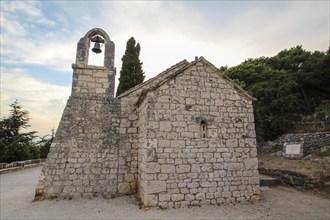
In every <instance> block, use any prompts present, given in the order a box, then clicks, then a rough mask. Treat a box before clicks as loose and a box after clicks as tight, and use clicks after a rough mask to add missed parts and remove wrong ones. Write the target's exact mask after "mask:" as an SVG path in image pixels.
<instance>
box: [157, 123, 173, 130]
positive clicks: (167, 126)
mask: <svg viewBox="0 0 330 220" xmlns="http://www.w3.org/2000/svg"><path fill="white" fill-rule="evenodd" d="M159 131H167V132H169V131H172V122H170V121H161V122H159Z"/></svg>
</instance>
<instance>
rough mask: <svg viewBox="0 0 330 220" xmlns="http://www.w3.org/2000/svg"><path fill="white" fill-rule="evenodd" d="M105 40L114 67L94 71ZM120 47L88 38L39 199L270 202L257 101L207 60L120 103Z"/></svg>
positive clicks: (80, 48) (174, 71)
mask: <svg viewBox="0 0 330 220" xmlns="http://www.w3.org/2000/svg"><path fill="white" fill-rule="evenodd" d="M94 36H100V37H101V38H102V39H104V50H105V51H104V66H91V65H88V57H89V48H90V44H91V39H92V37H94ZM114 51H115V45H114V43H113V42H112V41H111V40H110V38H109V36H108V35H107V33H106V32H105V31H103V30H102V29H100V28H94V29H92V30H90V31H89V32H87V33H86V35H85V36H84V37H82V38H81V39H80V41H79V42H78V45H77V53H76V61H75V63H74V64H72V69H73V82H72V91H71V96H70V97H69V99H68V101H67V104H66V107H65V109H64V112H63V115H62V118H61V121H60V124H59V127H58V129H57V132H56V135H55V138H54V141H53V143H52V145H51V148H50V152H49V154H48V157H47V160H46V162H45V165H44V167H43V169H42V172H41V175H40V178H39V183H38V185H37V188H36V195H35V199H36V200H38V199H48V198H63V199H65V198H67V199H71V198H74V197H87V198H88V197H95V196H97V197H104V198H112V197H116V196H121V195H129V194H136V195H138V197H139V198H140V199H141V202H142V203H143V205H144V206H159V207H162V208H171V207H176V208H178V207H182V206H194V205H198V206H199V205H203V204H218V205H219V204H223V203H236V202H245V201H251V200H254V199H255V198H258V197H259V196H260V187H259V173H258V169H257V168H258V159H257V149H256V134H255V125H254V115H253V106H252V102H253V101H254V98H253V97H251V96H250V95H249V94H248V93H247V92H245V91H244V90H243V89H242V88H240V87H239V86H237V85H236V84H235V83H233V81H232V80H230V79H229V78H228V77H226V76H225V75H224V74H223V73H222V72H221V71H220V70H219V69H218V68H216V67H215V66H214V65H213V64H211V63H210V62H208V61H207V60H206V59H205V58H203V57H199V58H196V59H195V60H194V61H192V62H188V61H186V60H183V61H181V62H179V63H177V64H175V65H173V66H171V67H170V68H168V69H166V70H165V71H164V72H162V73H160V74H159V75H157V76H156V77H154V78H151V79H149V80H147V81H145V82H143V83H141V84H139V85H137V86H136V87H134V88H132V89H130V90H129V91H126V92H125V93H122V94H121V95H120V96H119V97H114V88H115V86H114V85H115V74H116V69H115V67H114Z"/></svg>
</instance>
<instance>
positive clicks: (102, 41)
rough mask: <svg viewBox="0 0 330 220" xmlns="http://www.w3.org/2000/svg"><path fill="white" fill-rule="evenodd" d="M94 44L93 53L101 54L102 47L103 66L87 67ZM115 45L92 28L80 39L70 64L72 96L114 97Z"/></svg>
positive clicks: (97, 29) (101, 32) (103, 34)
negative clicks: (73, 61) (74, 60)
mask: <svg viewBox="0 0 330 220" xmlns="http://www.w3.org/2000/svg"><path fill="white" fill-rule="evenodd" d="M93 42H94V43H95V46H94V48H93V52H95V53H100V52H102V50H101V46H103V45H104V64H103V66H91V65H88V58H89V48H90V46H91V43H93ZM114 58H115V44H114V43H113V42H112V41H111V40H110V38H109V36H108V34H107V33H106V32H105V31H104V30H102V29H100V28H93V29H91V30H90V31H88V32H87V33H86V35H85V36H84V37H82V38H81V39H80V40H79V42H78V44H77V54H76V62H75V63H74V64H72V69H73V81H72V94H71V95H72V96H74V97H98V98H101V97H114V87H115V75H116V69H115V67H114Z"/></svg>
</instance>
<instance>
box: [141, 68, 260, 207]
mask: <svg viewBox="0 0 330 220" xmlns="http://www.w3.org/2000/svg"><path fill="white" fill-rule="evenodd" d="M140 115H145V117H146V120H141V127H144V129H146V134H145V135H146V137H145V140H144V142H141V147H142V149H141V152H142V153H141V155H139V158H140V157H141V159H140V160H139V171H140V172H139V178H140V180H139V183H140V184H139V194H140V197H141V199H142V202H143V203H144V205H145V206H155V205H157V206H161V207H163V208H168V207H181V206H194V205H202V204H221V203H235V202H244V201H249V200H251V199H252V198H253V196H254V195H258V194H259V175H258V170H257V157H256V156H257V152H256V141H255V132H254V117H253V109H252V102H251V101H249V100H247V99H245V98H242V97H241V96H239V94H238V93H237V92H236V90H235V89H234V88H233V87H232V85H230V84H228V82H227V81H226V80H223V79H221V78H220V79H219V74H218V73H215V72H214V70H213V69H210V68H208V66H207V65H204V64H203V63H202V62H200V63H198V64H196V66H192V67H191V68H189V69H187V70H185V72H184V73H183V74H180V75H178V76H177V77H176V78H175V79H173V80H170V81H168V82H167V83H165V84H162V85H161V86H160V87H159V88H157V89H156V90H155V91H150V92H149V93H148V94H147V97H146V99H145V100H144V102H143V103H142V104H141V105H140ZM201 121H205V122H206V123H207V126H208V132H207V137H205V138H203V137H202V136H201V125H200V123H201ZM143 123H145V125H142V124H143Z"/></svg>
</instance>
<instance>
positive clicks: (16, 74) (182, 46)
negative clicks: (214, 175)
mask: <svg viewBox="0 0 330 220" xmlns="http://www.w3.org/2000/svg"><path fill="white" fill-rule="evenodd" d="M46 4H47V1H46V2H38V1H33V2H26V1H6V2H4V1H2V2H1V27H2V31H1V55H2V57H1V62H2V63H1V65H2V66H3V65H7V64H10V66H14V65H15V64H20V65H19V66H25V65H29V64H38V65H40V66H41V67H44V66H46V67H47V68H51V69H54V70H58V71H66V72H69V73H71V72H72V70H71V63H73V62H74V61H75V60H74V59H75V53H76V44H77V42H78V41H79V39H80V38H81V37H83V36H84V35H85V33H86V32H87V31H89V30H90V29H92V28H94V27H101V28H102V29H104V30H105V31H106V32H107V33H108V34H109V36H110V38H111V39H112V40H113V41H114V43H115V45H116V48H115V51H116V52H115V67H116V68H117V77H116V84H117V85H118V78H119V71H120V68H121V58H122V56H123V54H124V51H125V48H126V42H127V40H128V39H129V38H130V37H134V38H135V39H136V41H137V42H139V43H140V44H141V55H140V58H141V61H142V62H143V69H144V71H145V72H146V74H147V78H150V77H153V76H155V75H156V74H158V73H160V72H162V71H163V70H165V69H166V68H168V67H169V66H171V65H173V64H175V63H177V62H179V61H181V60H183V59H187V60H188V61H191V60H193V59H194V57H195V56H204V57H205V58H206V59H208V60H210V61H211V62H212V63H213V64H214V65H216V66H217V67H220V66H221V65H229V66H232V65H237V64H239V63H240V62H242V61H244V60H245V59H247V58H253V57H260V56H272V55H275V54H276V53H277V52H279V51H280V50H282V49H286V48H290V47H292V46H296V45H303V48H306V49H308V50H325V49H327V47H328V46H329V4H330V3H329V2H328V1H324V2H322V1H303V2H301V1H300V2H296V1H288V2H286V1H284V2H283V1H280V2H278V1H270V2H267V3H264V2H249V1H247V2H239V4H238V3H237V2H235V3H232V2H226V4H225V6H224V3H223V2H221V1H220V2H212V4H208V3H205V4H202V3H200V2H199V3H198V7H186V6H187V5H188V4H195V2H181V1H178V2H175V1H165V2H164V1H152V2H150V1H124V2H122V1H121V2H116V1H101V2H97V3H95V4H97V5H96V6H95V7H93V8H90V7H91V5H94V4H91V3H87V2H82V3H81V4H79V6H77V4H76V2H74V3H71V2H59V3H56V7H57V11H56V13H52V19H51V17H50V15H49V14H48V13H47V11H44V7H42V6H43V5H46ZM196 4H197V3H196ZM231 4H233V5H234V6H235V7H236V8H232V7H233V6H232V5H231ZM209 5H212V7H213V8H212V10H210V8H208V7H211V6H209ZM225 10H226V11H225ZM228 10H229V11H230V12H228ZM91 13H92V14H91ZM22 15H24V16H22ZM102 58H103V57H101V58H100V56H99V55H97V56H94V55H92V56H91V57H90V63H95V62H96V60H98V62H96V63H97V64H98V65H100V64H102V62H103V61H102ZM44 69H45V68H44ZM25 71H26V70H13V69H11V70H9V69H5V72H4V73H3V72H2V73H1V75H2V76H1V77H2V78H1V84H2V88H1V89H2V91H1V100H2V106H3V108H2V109H1V112H2V114H3V113H6V112H7V110H8V107H7V106H8V105H9V104H11V103H12V102H13V101H14V100H15V99H18V100H19V101H20V102H21V104H22V105H23V107H24V108H26V109H27V110H29V111H30V112H31V114H33V115H31V117H32V120H33V121H32V125H33V129H34V130H43V131H44V132H45V133H48V132H49V130H50V129H51V128H53V127H57V123H58V120H59V117H60V115H61V113H62V110H63V108H64V105H65V101H66V99H67V97H68V95H69V92H70V91H69V90H70V88H69V87H62V86H57V85H52V84H50V83H46V84H45V83H42V82H40V81H38V80H37V79H31V78H29V77H28V76H27V75H26V74H25V73H24V72H25ZM45 74H47V73H45ZM58 77H60V75H59V76H58ZM70 83H71V82H68V84H70ZM56 103H58V104H56ZM55 121H56V123H54V122H55ZM50 125H52V126H50Z"/></svg>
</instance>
